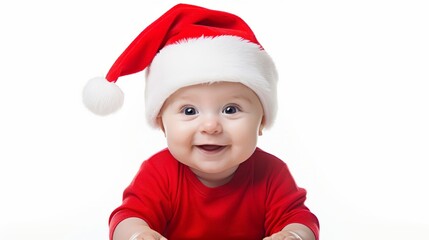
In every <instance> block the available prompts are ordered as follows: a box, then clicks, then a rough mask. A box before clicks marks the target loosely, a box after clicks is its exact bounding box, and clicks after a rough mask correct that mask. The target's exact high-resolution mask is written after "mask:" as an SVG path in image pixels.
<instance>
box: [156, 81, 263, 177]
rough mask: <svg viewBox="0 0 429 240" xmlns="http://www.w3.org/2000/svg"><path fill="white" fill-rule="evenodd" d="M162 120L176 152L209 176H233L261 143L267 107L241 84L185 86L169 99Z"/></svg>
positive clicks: (196, 170)
mask: <svg viewBox="0 0 429 240" xmlns="http://www.w3.org/2000/svg"><path fill="white" fill-rule="evenodd" d="M159 124H160V126H161V128H162V129H163V131H164V133H165V136H166V138H167V144H168V148H169V149H170V151H171V153H172V154H173V156H174V157H175V158H176V159H177V160H178V161H180V162H182V163H183V164H185V165H188V166H189V167H190V168H191V169H192V171H193V172H194V173H195V174H196V175H197V176H198V177H200V179H201V180H203V182H204V181H219V180H220V181H221V180H222V179H226V178H228V177H231V176H232V174H233V173H234V171H235V170H236V169H237V167H238V165H239V164H240V163H242V162H244V161H245V160H247V159H248V158H249V157H250V155H251V154H252V153H253V152H254V150H255V148H256V143H257V138H258V135H260V132H261V131H262V128H263V109H262V105H261V103H260V101H259V98H258V97H257V96H256V94H255V93H254V92H253V91H252V90H251V89H250V88H248V87H246V86H244V85H243V84H241V83H231V82H219V83H213V84H201V85H193V86H189V87H184V88H181V89H179V90H178V91H176V92H175V93H174V94H172V95H171V96H170V97H169V98H168V99H167V100H166V101H165V103H164V106H163V108H162V110H161V113H160V117H159Z"/></svg>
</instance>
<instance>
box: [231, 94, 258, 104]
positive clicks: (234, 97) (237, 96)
mask: <svg viewBox="0 0 429 240" xmlns="http://www.w3.org/2000/svg"><path fill="white" fill-rule="evenodd" d="M231 98H232V99H239V100H245V101H246V102H248V103H250V104H253V102H252V100H250V98H248V97H246V96H244V95H234V96H232V97H231Z"/></svg>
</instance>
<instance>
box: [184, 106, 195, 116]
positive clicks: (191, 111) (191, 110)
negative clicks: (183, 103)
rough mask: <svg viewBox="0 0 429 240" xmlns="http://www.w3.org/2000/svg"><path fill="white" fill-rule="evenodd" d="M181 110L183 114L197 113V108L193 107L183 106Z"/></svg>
mask: <svg viewBox="0 0 429 240" xmlns="http://www.w3.org/2000/svg"><path fill="white" fill-rule="evenodd" d="M182 112H183V113H184V114H185V115H195V114H197V113H198V111H197V109H195V108H194V107H184V108H182Z"/></svg>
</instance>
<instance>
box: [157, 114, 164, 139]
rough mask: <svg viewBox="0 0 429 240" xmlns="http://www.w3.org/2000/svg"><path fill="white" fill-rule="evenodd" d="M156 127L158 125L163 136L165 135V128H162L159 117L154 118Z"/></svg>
mask: <svg viewBox="0 0 429 240" xmlns="http://www.w3.org/2000/svg"><path fill="white" fill-rule="evenodd" d="M156 125H158V127H159V128H160V129H161V130H162V131H163V132H164V135H165V128H164V124H163V122H162V117H161V115H158V116H157V117H156Z"/></svg>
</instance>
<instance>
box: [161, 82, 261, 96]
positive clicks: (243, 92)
mask: <svg viewBox="0 0 429 240" xmlns="http://www.w3.org/2000/svg"><path fill="white" fill-rule="evenodd" d="M204 94H215V95H219V96H220V95H224V96H226V95H228V96H235V97H243V96H247V95H255V97H257V96H256V93H254V92H253V90H252V89H250V88H249V87H247V86H246V85H244V84H242V83H239V82H227V81H217V82H209V83H201V84H195V85H189V86H185V87H181V88H179V89H178V90H176V91H175V92H173V93H172V94H171V95H170V97H174V96H181V97H193V96H201V95H202V96H204Z"/></svg>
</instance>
